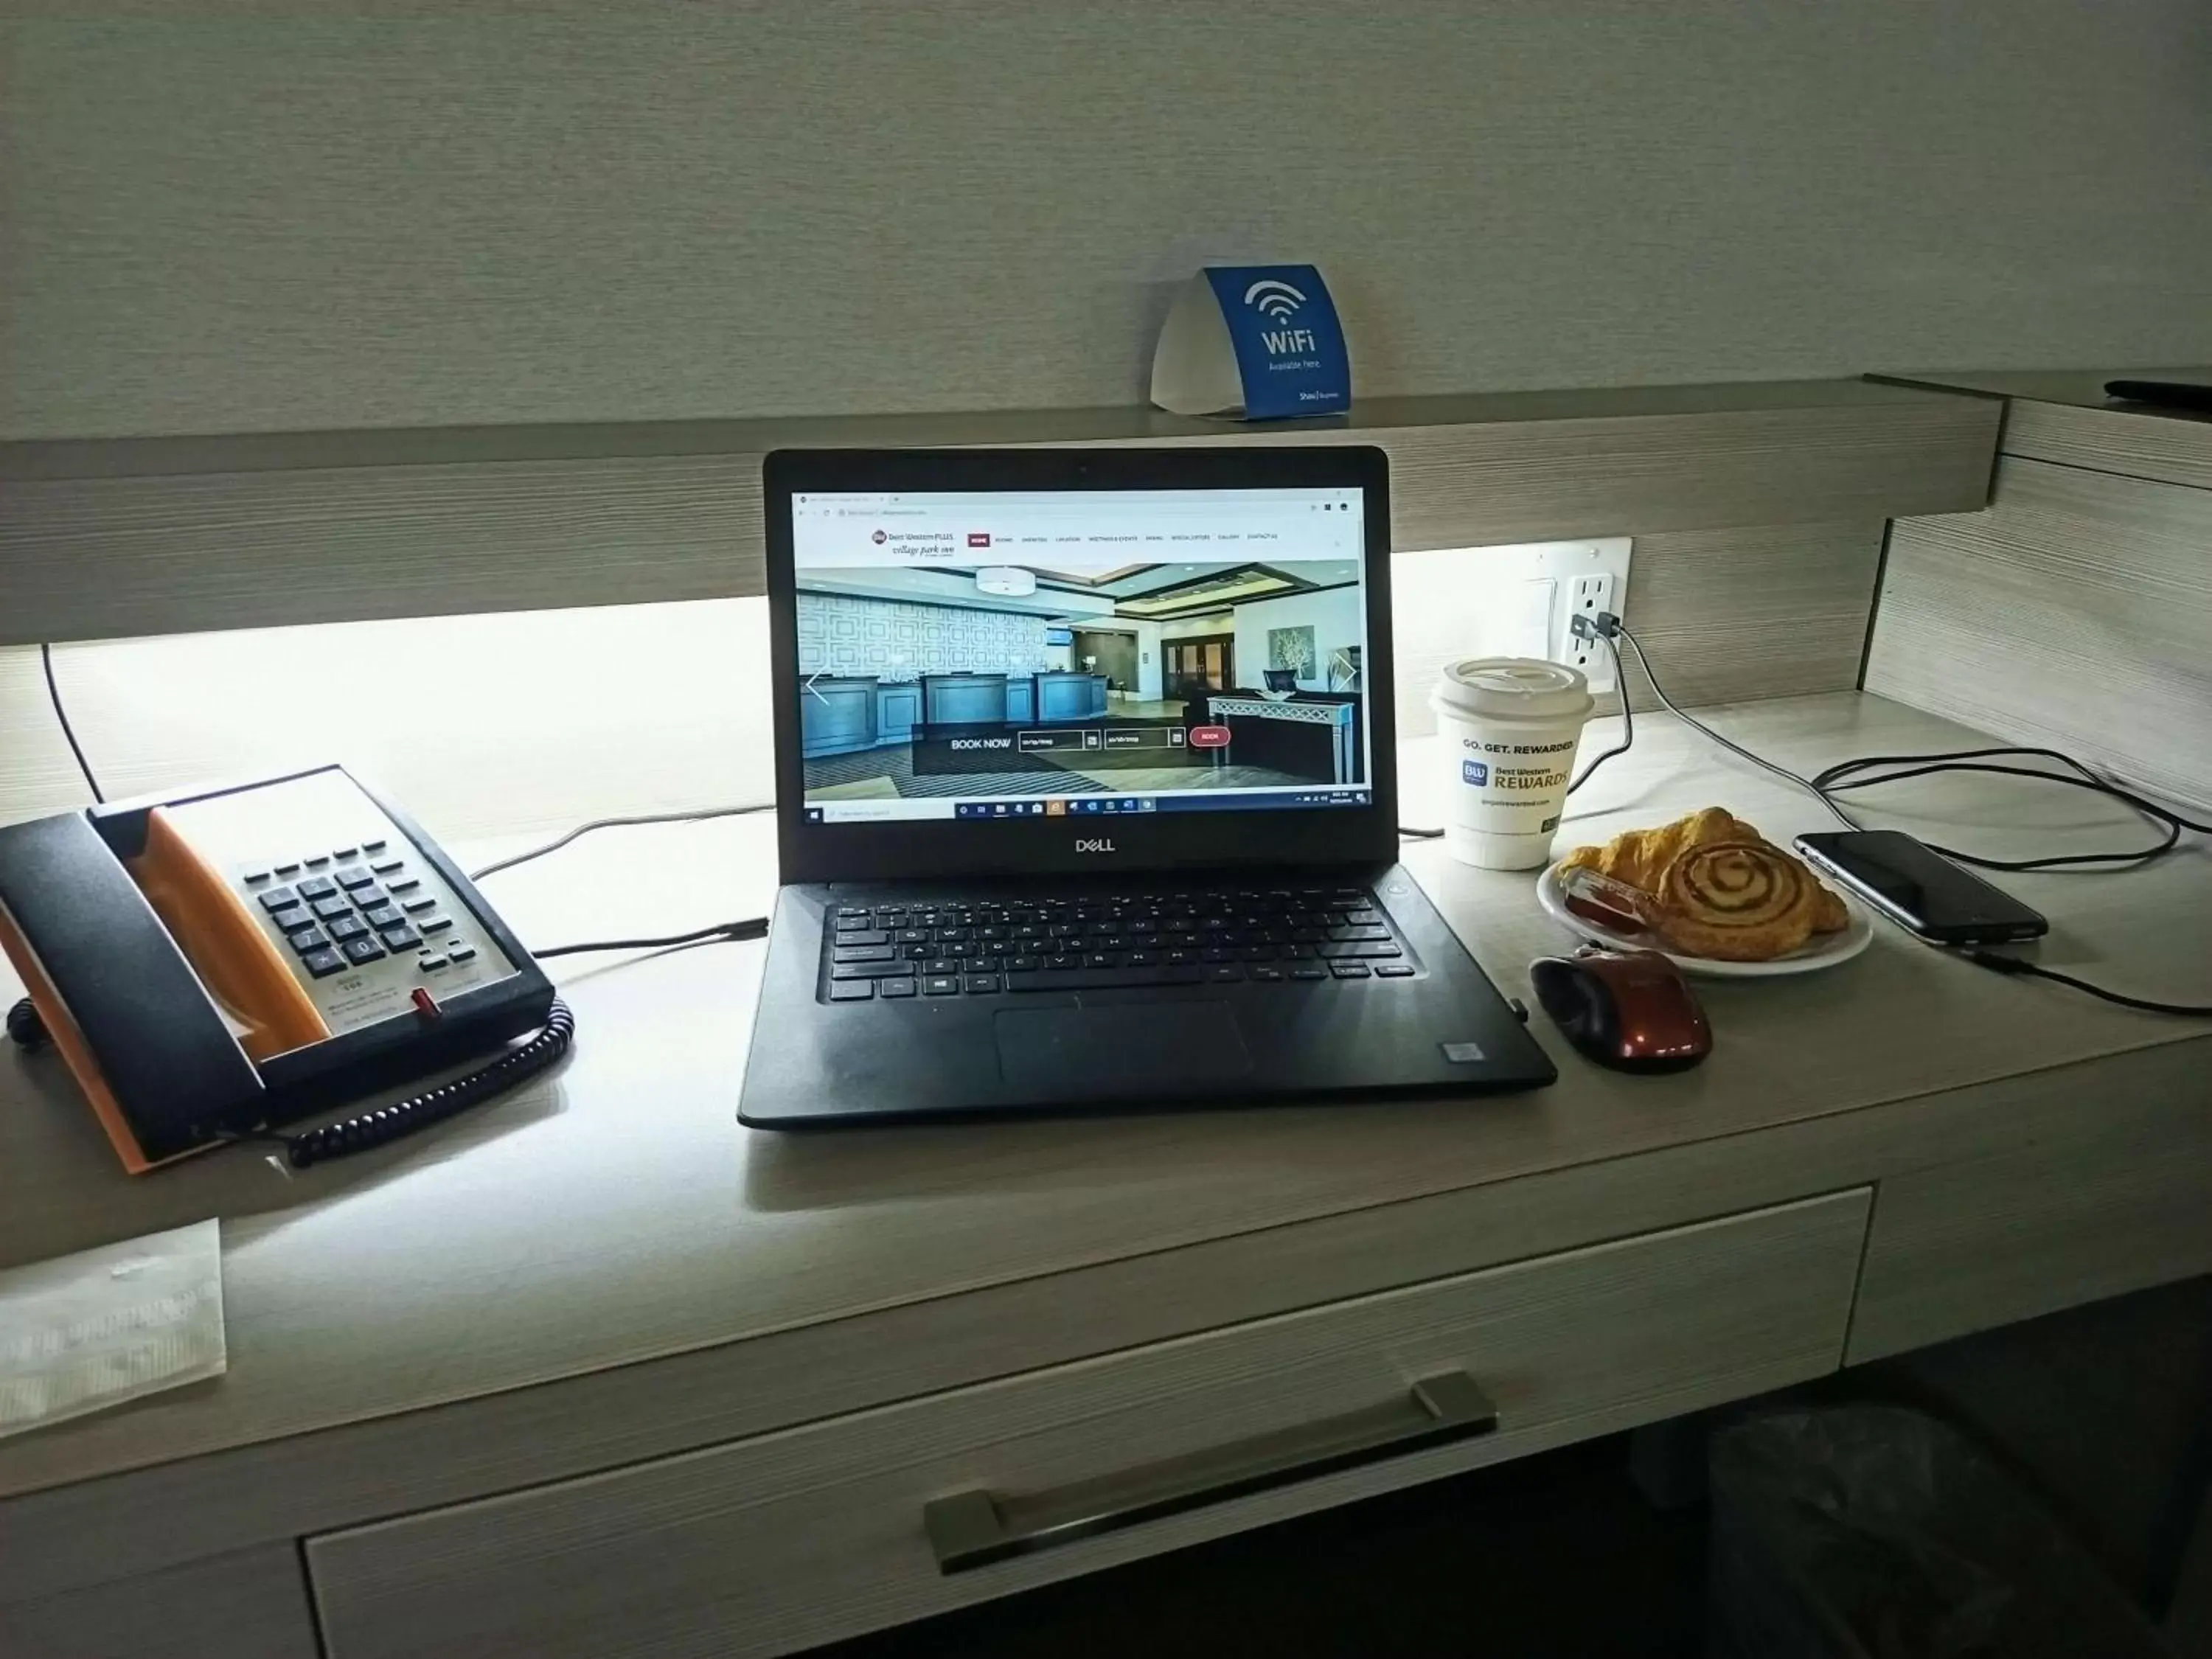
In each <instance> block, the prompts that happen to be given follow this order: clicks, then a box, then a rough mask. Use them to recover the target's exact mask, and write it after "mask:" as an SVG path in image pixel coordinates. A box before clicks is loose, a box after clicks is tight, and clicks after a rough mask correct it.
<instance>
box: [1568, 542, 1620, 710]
mask: <svg viewBox="0 0 2212 1659" xmlns="http://www.w3.org/2000/svg"><path fill="white" fill-rule="evenodd" d="M1599 611H1613V614H1614V615H1616V616H1618V615H1619V614H1620V608H1619V607H1618V606H1617V605H1614V604H1613V573H1612V572H1611V571H1609V570H1594V571H1591V572H1590V573H1589V574H1587V575H1582V576H1577V577H1576V578H1575V579H1574V580H1572V581H1571V582H1570V583H1569V584H1568V585H1567V619H1568V620H1567V623H1565V624H1564V625H1565V626H1566V627H1567V629H1568V633H1567V645H1566V653H1565V656H1563V657H1562V658H1561V659H1560V660H1562V661H1564V662H1565V663H1567V664H1569V665H1571V666H1573V667H1575V668H1578V669H1580V670H1581V671H1582V674H1583V678H1584V679H1586V680H1588V681H1589V689H1590V690H1593V691H1610V690H1613V686H1614V684H1616V683H1617V681H1618V680H1619V678H1620V676H1619V675H1618V674H1617V673H1616V672H1615V671H1614V666H1613V650H1612V648H1611V647H1609V646H1608V645H1607V644H1606V643H1605V642H1603V641H1599V640H1585V639H1580V638H1577V636H1576V635H1575V634H1574V632H1573V631H1572V620H1573V618H1575V617H1595V615H1597V613H1598V612H1599Z"/></svg>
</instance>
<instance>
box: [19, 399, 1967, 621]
mask: <svg viewBox="0 0 2212 1659" xmlns="http://www.w3.org/2000/svg"><path fill="white" fill-rule="evenodd" d="M2000 415H2001V405H1999V404H1996V403H1995V402H1994V401H1992V400H1990V399H1989V398H1978V397H1974V396H1971V395H1961V394H1957V393H1952V392H1939V391H1931V390H1926V389H1921V388H1915V387H1909V386H1892V385H1881V384H1875V383H1872V382H1868V381H1860V380H1821V381H1762V382H1748V383H1743V384H1739V385H1726V386H1658V387H1646V388H1634V389H1625V390H1608V391H1587V392H1510V393H1498V394H1491V395H1483V396H1474V397H1451V398H1381V399H1376V400H1373V401H1371V402H1368V403H1364V404H1360V405H1359V406H1358V407H1357V408H1356V409H1355V410H1353V412H1352V414H1351V415H1350V416H1346V417H1345V418H1344V419H1342V420H1340V421H1329V422H1291V423H1285V424H1281V425H1271V426H1267V427H1264V428H1245V427H1243V426H1239V425H1236V424H1233V423H1230V422H1220V421H1203V420H1190V419H1186V418H1183V417H1181V416H1171V415H1166V414H1163V413H1160V412H1158V411H1157V410H1142V409H1117V410H1048V411H1020V410H1015V411H1003V412H996V413H983V414H966V415H930V416H865V417H854V418H843V417H826V416H810V417H802V418H793V419H788V420H748V421H732V422H654V423H632V424H622V425H605V426H543V427H489V428H440V429H414V430H370V431H358V432H318V433H289V434H263V435H237V436H227V437H213V438H149V439H125V440H113V441H44V442H34V443H17V444H9V445H0V487H4V501H5V506H4V507H0V586H3V587H4V588H5V589H6V591H7V592H8V593H9V601H10V602H9V605H8V607H7V610H6V612H5V614H4V616H0V644H22V643H27V642H31V641H38V640H42V639H46V640H61V639H82V638H107V637H116V636H122V635H143V634H168V633H184V632H192V631H197V630H201V629H222V628H244V627H261V626H270V625H276V624H282V623H312V622H338V621H349V620H357V619H362V618H368V617H404V616H431V615H447V614H453V613H457V612H469V611H512V610H538V609H544V608H550V607H558V606H568V605H614V604H627V603H636V602H641V601H647V600H659V599H708V598H724V597H729V596H733V595H746V594H756V593H758V592H761V591H762V568H761V551H760V541H761V534H760V513H761V505H760V458H761V456H762V455H763V453H766V452H767V451H769V450H770V449H774V448H777V447H799V446H817V447H857V446H882V447H908V446H916V445H941V446H966V445H984V444H1050V445H1093V444H1116V445H1118V444H1141V443H1176V444H1225V443H1267V444H1305V443H1323V444H1333V443H1374V444H1379V445H1380V446H1382V447H1383V448H1385V449H1387V450H1388V451H1389V453H1390V457H1391V463H1392V501H1393V516H1394V531H1395V544H1396V546H1397V547H1398V548H1399V549H1401V550H1415V549H1421V548H1433V547H1450V546H1470V545H1480V544H1497V543H1505V542H1515V541H1530V540H1537V539H1545V538H1562V537H1577V536H1601V535H1620V534H1650V533H1657V532H1667V531H1686V530H1711V529H1721V528H1729V527H1736V526H1767V525H1790V524H1808V523H1818V522H1839V521H1847V520H1857V521H1860V522H1866V521H1871V520H1881V519H1885V518H1893V517H1901V516H1905V515H1908V514H1914V513H1953V512H1961V511H1968V510H1972V509H1973V508H1977V507H1981V506H1982V505H1983V504H1984V502H1985V501H1987V499H1988V494H1989V480H1990V467H1991V464H1992V461H1993V458H1994V455H1995V452H1996V438H1997V428H1998V424H1999V419H2000Z"/></svg>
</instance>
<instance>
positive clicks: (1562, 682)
mask: <svg viewBox="0 0 2212 1659" xmlns="http://www.w3.org/2000/svg"><path fill="white" fill-rule="evenodd" d="M1429 707H1430V708H1433V709H1435V710H1436V711H1437V740H1438V746H1439V747H1440V748H1441V749H1442V750H1443V756H1444V760H1443V764H1445V765H1446V766H1448V767H1449V769H1450V775H1449V781H1448V782H1447V784H1446V786H1445V787H1446V789H1447V791H1448V799H1449V801H1450V803H1451V805H1450V808H1449V811H1448V812H1447V814H1446V817H1445V821H1444V845H1445V847H1447V848H1449V849H1450V852H1451V855H1452V856H1453V857H1454V858H1455V859H1457V860H1460V862H1461V863H1462V864H1472V865H1475V866H1480V868H1482V869H1485V870H1534V869H1537V868H1539V867H1541V866H1543V865H1545V864H1547V863H1548V862H1549V861H1550V860H1551V856H1552V836H1553V832H1554V831H1555V830H1557V829H1559V815H1560V813H1561V812H1562V811H1565V806H1566V799H1567V784H1568V782H1569V781H1570V780H1571V779H1572V778H1573V776H1574V773H1575V750H1576V748H1577V745H1579V744H1581V742H1582V738H1583V723H1584V722H1585V721H1587V720H1589V715H1590V710H1591V709H1592V708H1594V707H1595V699H1593V698H1592V697H1591V696H1590V693H1589V682H1587V681H1586V680H1584V679H1583V677H1582V675H1581V674H1579V673H1578V672H1577V671H1575V670H1574V669H1571V668H1570V667H1568V666H1567V665H1565V663H1556V662H1542V661H1539V660H1538V659H1535V658H1533V657H1470V658H1468V659H1467V660H1465V661H1464V662H1455V663H1451V664H1449V665H1446V667H1445V669H1444V671H1443V677H1442V678H1440V679H1439V680H1438V681H1437V685H1436V689H1435V690H1432V691H1431V692H1430V693H1429Z"/></svg>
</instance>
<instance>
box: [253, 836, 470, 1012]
mask: <svg viewBox="0 0 2212 1659" xmlns="http://www.w3.org/2000/svg"><path fill="white" fill-rule="evenodd" d="M410 850H411V849H410V848H407V847H406V846H405V845H404V843H402V842H397V841H393V842H385V841H369V840H363V841H362V842H361V843H360V844H359V845H358V846H357V847H356V846H342V847H337V848H332V849H331V851H330V852H329V853H327V854H325V853H323V852H321V851H320V850H319V849H314V850H309V851H303V852H302V854H301V857H300V860H299V861H298V862H296V863H294V862H287V863H285V864H276V863H274V862H273V861H272V862H270V863H267V864H253V865H248V866H234V868H235V869H236V870H237V879H238V881H239V883H240V892H241V894H243V895H244V896H248V897H251V898H253V899H258V901H260V902H261V904H262V905H263V906H264V908H266V909H267V911H268V914H269V919H270V923H271V924H272V926H273V927H274V928H275V931H276V933H277V934H278V935H279V936H280V937H281V939H282V940H283V943H284V944H286V945H289V946H290V947H291V953H292V954H293V955H294V956H295V957H296V958H297V960H298V962H299V963H300V967H301V970H303V972H304V974H305V975H306V976H307V977H308V978H309V979H311V980H325V979H329V978H331V976H332V975H345V974H356V975H360V978H359V979H358V980H355V979H347V980H343V981H340V982H339V983H338V984H337V985H336V986H334V987H331V988H330V990H329V991H328V992H325V990H324V989H322V988H321V987H315V988H314V989H313V992H312V994H313V997H314V1000H315V1002H316V1005H317V1006H318V1007H319V1008H321V1009H322V1010H323V1012H324V1015H325V1018H326V1019H327V1020H328V1021H329V1023H330V1024H331V1029H332V1030H336V1031H339V1032H343V1031H347V1030H356V1029H358V1028H359V1027H360V1026H362V1024H368V1023H371V1022H373V1021H374V1019H376V1018H391V1017H392V1014H394V1013H398V1012H408V1008H409V1006H408V1005H407V1004H406V1003H405V1001H404V998H403V1000H401V1001H400V1002H399V1003H398V1005H397V1006H396V1007H395V1006H393V1005H392V1004H391V1003H390V1002H388V1001H386V997H387V996H388V995H389V994H391V993H390V992H389V991H387V990H386V988H385V987H392V986H394V985H395V983H396V984H398V985H405V986H410V987H411V986H414V985H419V984H420V983H421V982H422V981H423V980H425V979H428V978H432V977H435V978H437V979H439V980H441V981H446V982H447V984H448V985H449V986H450V988H451V990H452V991H453V992H459V991H461V990H465V989H467V988H469V987H472V986H474V985H477V984H478V983H481V982H483V980H484V975H485V971H486V969H488V968H489V969H494V970H495V972H494V976H495V977H496V976H497V972H498V971H503V969H501V960H500V953H499V952H498V951H489V950H488V949H486V948H484V947H483V946H481V945H478V944H476V943H473V942H471V940H470V939H469V938H468V937H467V934H468V933H469V931H470V930H469V929H468V928H467V927H466V926H465V924H466V921H467V918H466V916H465V915H463V914H462V913H461V912H460V911H459V909H458V908H454V901H453V896H452V895H451V894H450V893H449V892H448V891H447V889H446V887H445V884H444V883H443V881H442V880H441V879H440V878H438V877H437V875H436V873H435V872H434V871H432V870H430V869H428V868H427V867H425V868H424V869H423V870H422V872H419V873H418V872H416V870H415V869H414V867H413V863H414V860H412V858H410V856H408V854H409V853H410ZM263 856H264V858H265V857H268V856H269V855H268V854H265V853H264V854H263ZM303 868H304V869H305V870H307V871H309V872H321V873H308V874H305V875H303V874H302V873H301V872H302V870H303ZM272 879H273V881H274V882H275V883H276V884H273V885H272V884H270V883H271V882H272ZM287 883H289V885H287ZM381 963H391V964H392V966H391V967H389V968H386V967H381V966H380V965H379V964H381ZM441 994H445V993H444V991H442V990H441ZM372 1010H374V1011H376V1012H370V1011H372Z"/></svg>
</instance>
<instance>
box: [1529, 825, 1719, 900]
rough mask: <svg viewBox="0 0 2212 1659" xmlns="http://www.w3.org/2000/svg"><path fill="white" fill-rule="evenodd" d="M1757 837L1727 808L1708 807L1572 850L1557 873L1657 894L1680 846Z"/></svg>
mask: <svg viewBox="0 0 2212 1659" xmlns="http://www.w3.org/2000/svg"><path fill="white" fill-rule="evenodd" d="M1760 839H1762V837H1761V836H1760V835H1759V831H1758V830H1756V829H1753V828H1752V827H1751V826H1750V825H1749V824H1747V823H1744V822H1743V820H1742V819H1741V818H1738V817H1735V816H1734V815H1733V814H1731V813H1730V812H1729V810H1728V809H1727V808H1726V807H1723V806H1708V807H1706V808H1705V810H1704V811H1699V812H1692V813H1691V814H1690V816H1689V817H1686V818H1677V819H1675V820H1674V823H1668V824H1662V825H1661V826H1660V827H1659V828H1658V829H1631V830H1629V831H1628V832H1627V833H1626V834H1625V835H1619V836H1614V837H1613V839H1612V840H1611V841H1609V842H1606V844H1605V845H1604V846H1602V847H1577V848H1575V850H1574V851H1573V852H1571V853H1570V854H1567V855H1566V857H1565V858H1564V859H1562V860H1559V869H1560V871H1561V872H1562V873H1564V872H1566V871H1569V870H1577V869H1589V870H1595V871H1596V872H1598V873H1599V874H1600V875H1601V876H1611V877H1612V878H1613V879H1614V880H1615V881H1625V882H1626V883H1627V884H1629V885H1630V886H1631V887H1638V888H1641V889H1642V890H1644V891H1645V892H1647V893H1656V892H1657V891H1658V890H1659V878H1660V877H1661V876H1662V874H1664V873H1665V872H1666V869H1667V866H1668V865H1670V864H1672V863H1673V862H1674V859H1675V856H1676V854H1680V852H1682V851H1683V850H1684V849H1685V848H1691V847H1698V846H1702V845H1704V844H1705V842H1714V841H1759V840H1760Z"/></svg>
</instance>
